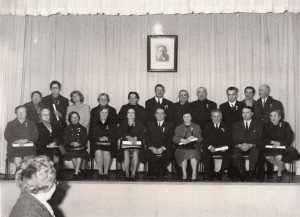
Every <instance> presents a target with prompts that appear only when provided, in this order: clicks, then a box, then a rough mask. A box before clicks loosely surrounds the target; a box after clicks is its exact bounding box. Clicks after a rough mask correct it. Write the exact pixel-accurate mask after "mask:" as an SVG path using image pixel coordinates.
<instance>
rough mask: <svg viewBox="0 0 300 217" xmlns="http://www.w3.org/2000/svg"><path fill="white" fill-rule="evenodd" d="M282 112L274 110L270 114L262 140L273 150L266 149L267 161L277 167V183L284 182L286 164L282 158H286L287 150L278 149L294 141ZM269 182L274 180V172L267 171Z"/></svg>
mask: <svg viewBox="0 0 300 217" xmlns="http://www.w3.org/2000/svg"><path fill="white" fill-rule="evenodd" d="M281 118H282V112H281V111H280V110H279V109H273V110H272V111H271V113H270V122H268V123H266V124H265V125H264V126H263V131H262V140H263V142H264V143H265V145H271V146H273V148H266V150H265V156H266V159H267V160H268V161H269V162H270V163H272V164H273V165H275V166H277V168H278V170H277V181H278V182H281V181H282V170H283V168H284V163H283V162H282V157H283V156H284V154H285V152H286V150H285V149H277V146H289V145H291V144H292V141H293V132H292V130H291V128H290V125H289V123H288V122H285V121H283V120H281ZM267 173H268V180H272V179H273V177H272V173H273V171H269V170H268V171H267Z"/></svg>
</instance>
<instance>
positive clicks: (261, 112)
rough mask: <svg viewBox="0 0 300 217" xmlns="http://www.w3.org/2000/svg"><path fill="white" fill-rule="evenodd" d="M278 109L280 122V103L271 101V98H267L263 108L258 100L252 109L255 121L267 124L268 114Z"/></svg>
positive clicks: (281, 109)
mask: <svg viewBox="0 0 300 217" xmlns="http://www.w3.org/2000/svg"><path fill="white" fill-rule="evenodd" d="M275 108H276V109H280V111H281V112H282V117H281V120H284V110H283V106H282V103H281V102H280V101H278V100H275V99H273V98H272V97H271V96H269V97H268V99H267V101H266V103H265V106H264V107H263V104H262V99H261V98H259V99H258V100H257V103H256V104H255V107H254V114H255V120H257V121H261V122H262V123H267V122H269V121H270V113H271V110H272V109H275Z"/></svg>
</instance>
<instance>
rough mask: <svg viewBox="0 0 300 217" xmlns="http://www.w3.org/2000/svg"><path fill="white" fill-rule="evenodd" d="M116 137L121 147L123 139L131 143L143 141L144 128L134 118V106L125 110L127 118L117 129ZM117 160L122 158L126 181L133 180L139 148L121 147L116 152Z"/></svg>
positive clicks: (137, 164)
mask: <svg viewBox="0 0 300 217" xmlns="http://www.w3.org/2000/svg"><path fill="white" fill-rule="evenodd" d="M118 137H119V139H120V141H121V147H122V142H123V141H129V142H131V144H132V145H135V144H137V142H143V140H144V138H145V128H144V125H143V123H142V122H141V121H138V120H135V110H134V108H129V109H128V111H127V119H126V120H124V121H123V122H122V123H121V124H120V126H119V130H118ZM130 155H132V159H131V165H132V171H131V175H130V174H129V168H130ZM118 156H119V158H118V160H119V161H120V160H121V161H122V160H123V158H124V164H125V174H126V178H125V180H126V181H130V180H132V181H135V175H136V172H137V169H138V166H139V149H138V148H126V149H123V148H121V149H120V151H119V154H118Z"/></svg>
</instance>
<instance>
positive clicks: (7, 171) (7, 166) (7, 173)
mask: <svg viewBox="0 0 300 217" xmlns="http://www.w3.org/2000/svg"><path fill="white" fill-rule="evenodd" d="M8 176H9V161H8V159H6V160H5V175H4V179H5V180H8Z"/></svg>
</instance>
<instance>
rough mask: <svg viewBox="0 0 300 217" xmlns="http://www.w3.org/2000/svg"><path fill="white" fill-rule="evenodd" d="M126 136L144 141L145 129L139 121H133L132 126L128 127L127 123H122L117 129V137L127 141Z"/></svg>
mask: <svg viewBox="0 0 300 217" xmlns="http://www.w3.org/2000/svg"><path fill="white" fill-rule="evenodd" d="M126 136H131V137H137V140H138V141H143V140H144V139H145V128H144V125H143V123H142V122H141V121H138V120H137V121H135V123H134V125H132V126H129V124H128V121H127V120H125V121H123V122H122V123H121V124H120V126H119V129H118V137H119V138H120V139H123V140H127V139H126Z"/></svg>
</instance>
